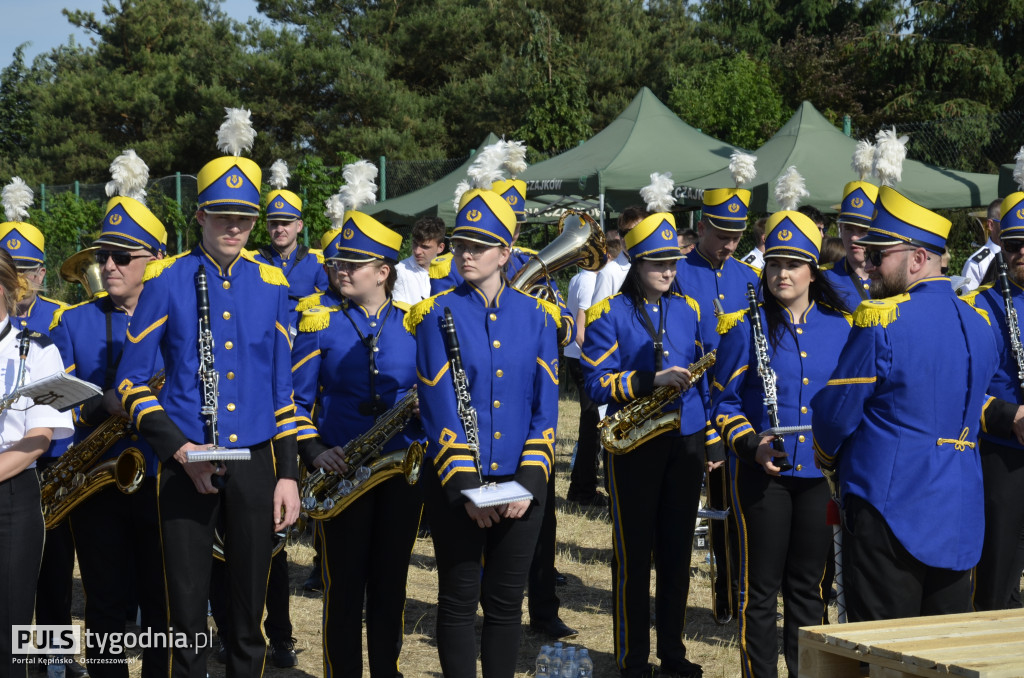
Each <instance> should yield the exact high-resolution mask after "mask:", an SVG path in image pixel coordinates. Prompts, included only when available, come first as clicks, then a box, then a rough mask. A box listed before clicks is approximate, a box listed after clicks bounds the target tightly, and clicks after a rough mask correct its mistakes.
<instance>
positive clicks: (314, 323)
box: [299, 306, 338, 332]
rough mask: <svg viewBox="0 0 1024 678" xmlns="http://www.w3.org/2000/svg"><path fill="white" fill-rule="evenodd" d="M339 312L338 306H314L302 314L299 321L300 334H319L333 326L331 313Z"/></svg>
mask: <svg viewBox="0 0 1024 678" xmlns="http://www.w3.org/2000/svg"><path fill="white" fill-rule="evenodd" d="M337 310H338V307H337V306H331V307H327V306H313V307H312V308H307V309H306V310H305V311H303V312H302V318H300V319H299V332H319V331H320V330H326V329H327V328H328V327H330V325H331V313H334V312H335V311H337Z"/></svg>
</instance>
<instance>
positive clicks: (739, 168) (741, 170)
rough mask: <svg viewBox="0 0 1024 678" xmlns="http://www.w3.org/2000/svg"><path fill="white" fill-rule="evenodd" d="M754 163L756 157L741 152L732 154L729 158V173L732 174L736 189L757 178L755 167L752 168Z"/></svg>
mask: <svg viewBox="0 0 1024 678" xmlns="http://www.w3.org/2000/svg"><path fill="white" fill-rule="evenodd" d="M756 162H757V156H756V155H751V154H750V153H744V152H743V151H733V152H732V155H730V156H729V173H730V174H732V180H733V181H734V182H736V188H739V187H740V186H742V185H743V184H749V183H750V182H751V181H753V180H754V179H756V178H757V167H755V166H754V163H756Z"/></svg>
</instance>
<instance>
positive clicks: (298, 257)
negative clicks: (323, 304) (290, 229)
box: [256, 245, 329, 302]
mask: <svg viewBox="0 0 1024 678" xmlns="http://www.w3.org/2000/svg"><path fill="white" fill-rule="evenodd" d="M256 261H258V262H260V263H265V264H270V265H271V266H277V267H278V268H279V269H281V270H282V271H284V275H285V277H286V278H288V296H289V297H291V299H292V301H293V302H294V301H298V300H299V299H301V298H302V297H306V296H309V295H310V294H314V293H316V292H324V291H326V290H327V288H328V285H329V282H328V279H327V271H325V270H324V253H323V252H321V251H320V250H313V249H310V248H308V247H306V246H305V245H299V246H298V247H296V248H295V249H294V250H292V253H291V254H290V255H289V256H288V257H287V258H286V257H283V256H281V253H280V252H278V251H277V250H275V249H274V248H273V247H261V248H260V249H259V250H258V251H257V252H256Z"/></svg>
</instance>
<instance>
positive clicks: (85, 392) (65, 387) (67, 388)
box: [18, 372, 103, 412]
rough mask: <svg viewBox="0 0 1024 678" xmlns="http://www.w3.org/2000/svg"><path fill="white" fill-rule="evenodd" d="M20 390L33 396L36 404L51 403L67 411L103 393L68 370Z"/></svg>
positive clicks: (28, 396)
mask: <svg viewBox="0 0 1024 678" xmlns="http://www.w3.org/2000/svg"><path fill="white" fill-rule="evenodd" d="M18 392H19V393H20V394H21V395H23V396H25V397H26V398H31V399H32V401H33V402H34V404H36V405H49V406H50V407H52V408H54V409H55V410H57V411H58V412H67V411H68V410H70V409H71V408H72V407H74V406H76V405H80V404H82V403H84V402H85V401H86V400H88V399H89V398H92V397H94V396H98V395H102V394H103V391H102V390H100V388H99V387H98V386H96V385H95V384H90V383H89V382H87V381H83V380H82V379H79V378H78V377H72V376H71V375H70V374H68V373H66V372H57V373H56V374H51V375H50V376H48V377H43V378H42V379H39V380H37V381H33V382H32V383H31V384H25V385H24V386H22V387H21V388H20V389H19V391H18Z"/></svg>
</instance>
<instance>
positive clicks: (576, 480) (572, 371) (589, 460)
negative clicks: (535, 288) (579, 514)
mask: <svg viewBox="0 0 1024 678" xmlns="http://www.w3.org/2000/svg"><path fill="white" fill-rule="evenodd" d="M565 367H566V369H567V370H569V376H570V377H572V380H573V383H574V384H576V391H577V392H578V393H579V394H580V426H579V431H578V433H577V436H576V441H577V442H576V463H575V464H573V467H572V473H571V474H570V476H569V491H568V493H567V495H566V496H567V497H568V498H569V499H570V500H573V499H580V500H586V499H589V498H591V497H593V496H594V495H595V494H597V466H598V460H599V459H600V452H601V441H600V438H599V436H598V434H597V423H598V421H600V416H599V415H598V411H597V410H598V405H597V403H595V402H594V401H593V400H591V399H590V396H588V395H587V391H586V389H585V388H584V387H583V368H582V367H580V360H579V358H566V359H565ZM552 506H553V505H552ZM530 616H531V618H532V617H533V615H532V614H531V615H530Z"/></svg>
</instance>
